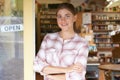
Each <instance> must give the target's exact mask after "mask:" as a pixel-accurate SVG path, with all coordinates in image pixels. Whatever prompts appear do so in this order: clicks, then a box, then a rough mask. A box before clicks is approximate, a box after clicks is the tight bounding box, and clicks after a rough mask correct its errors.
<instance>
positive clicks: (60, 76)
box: [47, 74, 66, 80]
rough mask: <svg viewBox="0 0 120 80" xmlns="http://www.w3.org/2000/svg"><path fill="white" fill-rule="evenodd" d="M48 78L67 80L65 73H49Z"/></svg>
mask: <svg viewBox="0 0 120 80" xmlns="http://www.w3.org/2000/svg"><path fill="white" fill-rule="evenodd" d="M47 77H48V78H50V79H52V80H66V77H65V74H60V75H48V76H47Z"/></svg>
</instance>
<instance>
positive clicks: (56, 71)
mask: <svg viewBox="0 0 120 80" xmlns="http://www.w3.org/2000/svg"><path fill="white" fill-rule="evenodd" d="M42 72H43V73H45V74H59V73H66V72H68V69H67V67H57V66H46V67H45V68H44V69H43V71H42Z"/></svg>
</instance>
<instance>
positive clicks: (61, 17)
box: [57, 9, 76, 31]
mask: <svg viewBox="0 0 120 80" xmlns="http://www.w3.org/2000/svg"><path fill="white" fill-rule="evenodd" d="M75 21H76V16H75V15H73V14H72V13H71V12H70V11H69V10H67V9H60V10H59V11H58V12H57V23H58V26H59V27H60V28H61V29H62V31H69V30H73V24H74V22H75Z"/></svg>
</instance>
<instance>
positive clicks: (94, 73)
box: [35, 0, 120, 80]
mask: <svg viewBox="0 0 120 80" xmlns="http://www.w3.org/2000/svg"><path fill="white" fill-rule="evenodd" d="M62 2H68V3H72V4H73V5H74V6H75V8H76V11H77V16H78V17H77V20H76V26H77V28H78V31H79V34H80V36H82V37H84V38H86V39H88V40H89V45H90V46H91V47H90V49H89V56H88V64H87V73H86V80H120V69H119V68H120V65H119V63H120V0H52V1H51V0H44V1H43V0H36V1H35V8H36V9H35V11H36V12H35V16H36V18H35V20H36V49H37V50H36V53H37V51H38V49H39V46H40V44H41V41H42V39H43V37H44V35H45V34H47V33H52V32H56V31H59V30H60V29H59V28H58V26H57V24H56V19H55V18H56V15H55V14H56V13H55V10H56V8H57V6H58V4H59V3H62ZM91 36H92V38H91V39H90V37H91ZM114 71H116V72H114ZM42 79H43V78H42V76H40V74H38V73H36V80H42Z"/></svg>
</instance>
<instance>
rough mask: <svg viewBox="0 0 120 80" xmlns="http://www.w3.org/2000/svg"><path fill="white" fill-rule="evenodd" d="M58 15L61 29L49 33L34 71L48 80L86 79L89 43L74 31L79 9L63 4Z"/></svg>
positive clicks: (60, 5) (36, 60) (35, 63)
mask: <svg viewBox="0 0 120 80" xmlns="http://www.w3.org/2000/svg"><path fill="white" fill-rule="evenodd" d="M56 16H57V24H58V26H59V28H60V29H61V31H58V32H54V33H48V34H46V35H45V37H44V39H43V41H42V43H41V46H40V48H39V51H38V53H37V56H36V58H35V60H34V71H35V72H38V73H40V74H41V75H43V76H44V80H48V79H49V80H85V74H86V64H87V57H88V42H87V41H86V40H85V39H84V38H82V37H80V36H79V34H78V33H77V32H76V31H75V30H74V27H75V26H74V23H75V21H76V12H75V8H74V6H73V5H72V4H70V3H61V4H59V6H58V8H57V11H56Z"/></svg>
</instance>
